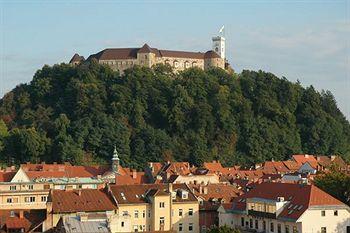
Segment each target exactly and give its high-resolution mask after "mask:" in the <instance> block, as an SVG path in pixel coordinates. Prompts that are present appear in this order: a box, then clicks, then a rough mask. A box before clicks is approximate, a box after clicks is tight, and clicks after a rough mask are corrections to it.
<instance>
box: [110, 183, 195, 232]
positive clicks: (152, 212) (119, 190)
mask: <svg viewBox="0 0 350 233" xmlns="http://www.w3.org/2000/svg"><path fill="white" fill-rule="evenodd" d="M109 190H110V193H111V195H112V196H113V198H114V200H116V203H117V205H118V209H117V217H116V218H117V219H118V220H116V221H115V223H116V226H115V227H116V228H115V229H116V231H117V232H135V231H150V232H156V231H176V232H180V233H181V232H187V233H191V232H193V233H198V232H199V229H198V226H199V206H198V200H197V198H196V197H195V195H194V194H193V193H192V192H191V190H190V189H189V188H188V186H187V185H186V184H142V185H110V186H109Z"/></svg>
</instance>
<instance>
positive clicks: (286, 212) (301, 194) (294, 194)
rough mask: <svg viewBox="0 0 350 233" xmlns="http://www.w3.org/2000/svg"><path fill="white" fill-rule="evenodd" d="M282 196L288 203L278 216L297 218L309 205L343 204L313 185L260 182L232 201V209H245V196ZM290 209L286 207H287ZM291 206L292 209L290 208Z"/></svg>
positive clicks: (273, 197)
mask: <svg viewBox="0 0 350 233" xmlns="http://www.w3.org/2000/svg"><path fill="white" fill-rule="evenodd" d="M278 197H284V200H285V201H289V203H288V205H287V206H285V207H283V208H284V209H283V210H282V212H281V213H280V214H279V216H278V218H288V219H298V218H299V217H300V216H301V215H302V214H303V213H304V212H305V210H306V209H308V207H310V206H327V205H343V206H346V205H345V204H344V203H342V202H341V201H339V200H337V199H336V198H334V197H332V196H331V195H329V194H327V193H326V192H324V191H322V190H320V189H319V188H317V187H316V186H314V185H300V184H289V183H261V184H259V185H257V186H256V187H255V188H254V189H252V190H251V191H249V192H247V193H246V194H243V195H242V196H240V197H238V198H236V199H235V201H234V205H233V206H234V207H233V209H234V210H245V209H246V201H242V200H246V199H247V198H263V199H268V200H275V201H277V198H278ZM289 206H291V207H290V209H288V207H289ZM292 208H293V211H291V209H292Z"/></svg>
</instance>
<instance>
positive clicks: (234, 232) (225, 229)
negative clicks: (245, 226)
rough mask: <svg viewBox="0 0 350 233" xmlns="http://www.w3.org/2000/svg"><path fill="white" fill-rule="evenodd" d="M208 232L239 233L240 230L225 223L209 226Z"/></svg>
mask: <svg viewBox="0 0 350 233" xmlns="http://www.w3.org/2000/svg"><path fill="white" fill-rule="evenodd" d="M208 233H241V231H240V230H239V229H237V228H235V229H233V228H230V227H228V226H226V225H225V226H221V227H214V228H211V229H210V230H209V231H208Z"/></svg>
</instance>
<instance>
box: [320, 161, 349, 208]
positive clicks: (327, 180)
mask: <svg viewBox="0 0 350 233" xmlns="http://www.w3.org/2000/svg"><path fill="white" fill-rule="evenodd" d="M315 185H316V186H317V187H319V188H320V189H322V190H323V191H325V192H327V193H329V194H330V195H332V196H333V197H335V198H337V199H338V200H341V201H342V202H344V203H346V204H347V205H350V176H349V175H347V174H345V173H343V172H341V171H339V170H338V169H336V168H335V167H332V168H331V170H330V172H328V173H326V174H323V175H319V176H316V178H315Z"/></svg>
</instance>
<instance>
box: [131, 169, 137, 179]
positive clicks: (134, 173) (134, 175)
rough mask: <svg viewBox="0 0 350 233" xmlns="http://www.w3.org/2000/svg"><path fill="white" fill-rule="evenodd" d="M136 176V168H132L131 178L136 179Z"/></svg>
mask: <svg viewBox="0 0 350 233" xmlns="http://www.w3.org/2000/svg"><path fill="white" fill-rule="evenodd" d="M136 177H137V171H136V169H133V170H132V178H133V179H136Z"/></svg>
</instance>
